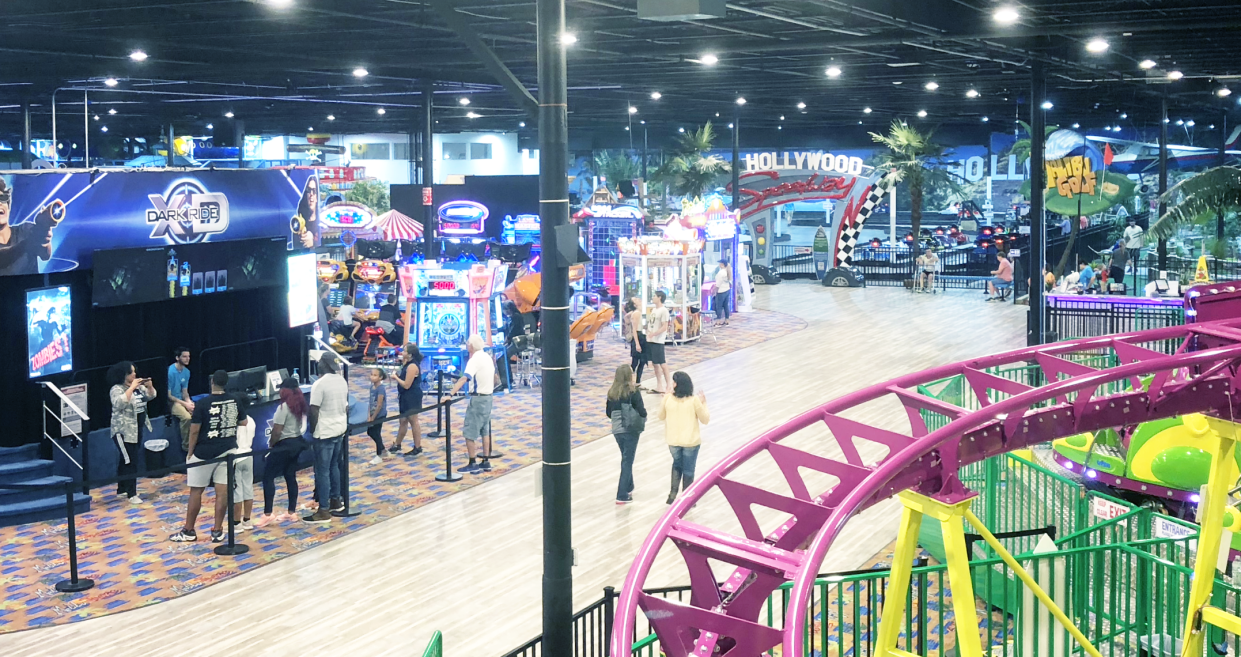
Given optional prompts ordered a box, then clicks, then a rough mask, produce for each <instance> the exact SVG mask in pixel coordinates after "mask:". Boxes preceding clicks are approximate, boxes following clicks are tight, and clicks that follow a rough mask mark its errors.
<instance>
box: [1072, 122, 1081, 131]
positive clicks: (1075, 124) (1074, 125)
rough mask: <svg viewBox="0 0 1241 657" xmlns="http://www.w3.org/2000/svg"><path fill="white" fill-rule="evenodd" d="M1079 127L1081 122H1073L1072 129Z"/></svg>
mask: <svg viewBox="0 0 1241 657" xmlns="http://www.w3.org/2000/svg"><path fill="white" fill-rule="evenodd" d="M1080 127H1082V124H1080V123H1074V124H1073V129H1074V130H1076V129H1078V128H1080Z"/></svg>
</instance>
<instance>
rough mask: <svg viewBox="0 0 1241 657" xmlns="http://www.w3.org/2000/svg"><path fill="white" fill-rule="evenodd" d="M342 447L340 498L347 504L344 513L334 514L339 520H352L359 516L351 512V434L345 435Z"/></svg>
mask: <svg viewBox="0 0 1241 657" xmlns="http://www.w3.org/2000/svg"><path fill="white" fill-rule="evenodd" d="M340 440H341V445H340V463H339V464H338V466H339V467H340V497H341V499H342V500H343V501H344V502H345V510H344V511H336V512H334V513H332V515H333V516H336V517H337V518H352V517H353V516H356V515H358V514H356V513H353V512H351V511H350V510H349V434H348V432H346V433H345V435H344V436H342V437H341V439H340Z"/></svg>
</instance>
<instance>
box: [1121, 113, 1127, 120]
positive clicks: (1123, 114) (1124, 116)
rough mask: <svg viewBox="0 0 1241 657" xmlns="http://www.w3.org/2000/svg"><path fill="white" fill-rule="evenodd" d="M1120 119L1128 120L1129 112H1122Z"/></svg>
mask: <svg viewBox="0 0 1241 657" xmlns="http://www.w3.org/2000/svg"><path fill="white" fill-rule="evenodd" d="M1120 118H1121V119H1127V118H1129V114H1128V113H1127V112H1121V113H1120Z"/></svg>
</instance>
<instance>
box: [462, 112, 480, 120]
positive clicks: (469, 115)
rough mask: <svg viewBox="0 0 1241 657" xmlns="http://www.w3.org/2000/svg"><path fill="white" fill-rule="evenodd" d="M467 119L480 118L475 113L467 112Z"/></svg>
mask: <svg viewBox="0 0 1241 657" xmlns="http://www.w3.org/2000/svg"><path fill="white" fill-rule="evenodd" d="M465 118H467V119H477V118H478V115H477V114H475V113H474V112H466V113H465Z"/></svg>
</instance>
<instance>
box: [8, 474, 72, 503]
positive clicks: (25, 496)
mask: <svg viewBox="0 0 1241 657" xmlns="http://www.w3.org/2000/svg"><path fill="white" fill-rule="evenodd" d="M68 481H73V480H72V479H70V478H69V477H60V476H56V475H53V476H50V477H39V478H38V479H28V480H26V481H23V482H21V483H22V484H23V485H30V486H48V485H56V487H55V488H43V489H37V490H30V489H23V488H0V506H2V505H5V504H14V503H17V502H29V501H32V500H43V499H57V500H60V503H61V504H64V503H65V488H64V484H65V482H68ZM77 488H78V489H79V490H80V489H81V486H78V487H77Z"/></svg>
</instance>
